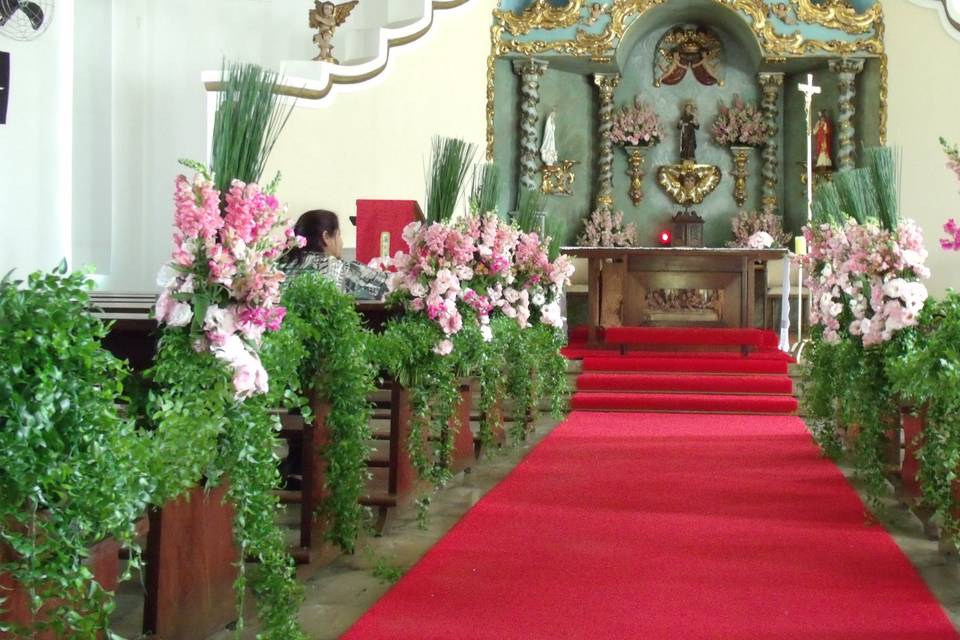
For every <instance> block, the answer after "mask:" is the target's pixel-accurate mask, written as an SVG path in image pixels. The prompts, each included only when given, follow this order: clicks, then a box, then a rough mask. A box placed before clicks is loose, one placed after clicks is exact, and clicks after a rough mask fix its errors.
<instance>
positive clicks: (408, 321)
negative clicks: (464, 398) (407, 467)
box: [371, 314, 469, 487]
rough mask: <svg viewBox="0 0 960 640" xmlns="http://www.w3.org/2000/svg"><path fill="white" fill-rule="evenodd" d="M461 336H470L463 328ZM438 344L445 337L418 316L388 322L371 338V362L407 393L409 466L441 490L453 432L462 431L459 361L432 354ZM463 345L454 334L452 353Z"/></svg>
mask: <svg viewBox="0 0 960 640" xmlns="http://www.w3.org/2000/svg"><path fill="white" fill-rule="evenodd" d="M464 324H465V325H466V324H467V322H466V321H465V322H464ZM463 331H464V332H468V331H469V328H468V327H466V326H465V327H464V330H463ZM442 339H443V332H442V331H441V330H440V328H439V327H438V326H437V324H436V323H434V322H431V321H430V320H428V319H427V318H426V316H424V315H422V314H406V315H404V316H401V317H400V318H392V319H391V320H389V321H388V322H387V325H386V327H385V328H384V331H383V333H381V334H378V335H376V336H373V337H372V339H371V355H372V357H373V361H374V362H376V363H378V364H379V365H380V366H381V367H382V369H383V371H385V372H386V373H387V375H389V376H391V377H392V378H394V379H396V380H397V381H398V382H399V383H400V384H401V385H403V386H404V387H405V388H406V389H407V390H408V393H409V398H410V433H409V435H408V452H409V454H410V461H411V463H412V464H413V467H414V469H415V470H416V471H417V474H418V475H419V476H420V477H421V478H424V479H427V480H429V481H431V482H432V483H433V484H434V486H437V487H441V486H444V485H445V484H446V483H447V481H449V479H450V477H451V473H450V461H451V459H452V456H453V443H454V439H455V437H456V432H457V429H459V428H462V425H459V424H458V422H457V405H458V404H459V402H460V388H459V384H458V378H459V375H458V373H459V372H458V366H457V365H458V364H461V363H462V359H461V358H459V357H449V356H442V355H439V354H437V353H435V352H434V350H433V349H434V347H435V346H436V345H437V343H439V342H440V341H441V340H442ZM464 343H465V339H464V338H463V337H460V336H459V334H458V337H457V338H456V339H455V340H454V345H455V346H454V350H455V351H456V349H457V345H460V346H463V345H464ZM451 423H453V425H452V427H453V428H451Z"/></svg>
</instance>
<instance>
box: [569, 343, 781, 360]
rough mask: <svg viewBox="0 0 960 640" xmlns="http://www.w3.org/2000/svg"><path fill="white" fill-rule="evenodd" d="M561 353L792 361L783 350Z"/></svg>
mask: <svg viewBox="0 0 960 640" xmlns="http://www.w3.org/2000/svg"><path fill="white" fill-rule="evenodd" d="M561 353H562V354H563V356H564V357H565V358H567V359H568V360H582V359H583V358H589V357H592V356H598V357H611V356H620V355H623V356H624V357H629V358H710V359H725V358H753V359H754V360H779V361H782V362H794V359H793V357H792V356H791V355H790V354H789V353H784V352H783V351H751V352H750V353H748V354H747V355H746V356H744V355H743V354H742V353H740V352H739V351H627V352H626V353H624V354H621V353H620V351H619V349H617V348H616V347H613V346H603V345H601V346H599V347H595V348H586V347H577V346H567V347H563V349H561Z"/></svg>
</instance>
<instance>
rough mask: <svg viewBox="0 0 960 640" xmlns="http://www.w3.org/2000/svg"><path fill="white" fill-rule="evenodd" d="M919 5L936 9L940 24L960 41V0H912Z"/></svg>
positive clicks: (952, 36) (911, 0)
mask: <svg viewBox="0 0 960 640" xmlns="http://www.w3.org/2000/svg"><path fill="white" fill-rule="evenodd" d="M910 2H912V3H913V4H915V5H917V6H918V7H923V8H925V9H935V10H936V11H937V14H938V15H939V16H940V24H942V25H943V28H944V30H946V32H947V34H949V35H950V37H951V38H953V39H954V40H957V41H958V42H960V0H910Z"/></svg>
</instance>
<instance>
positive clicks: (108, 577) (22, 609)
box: [0, 539, 120, 640]
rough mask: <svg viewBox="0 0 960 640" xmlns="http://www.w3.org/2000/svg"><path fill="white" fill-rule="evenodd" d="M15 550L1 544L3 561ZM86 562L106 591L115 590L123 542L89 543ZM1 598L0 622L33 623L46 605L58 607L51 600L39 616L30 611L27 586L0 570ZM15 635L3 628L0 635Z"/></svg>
mask: <svg viewBox="0 0 960 640" xmlns="http://www.w3.org/2000/svg"><path fill="white" fill-rule="evenodd" d="M13 557H14V554H13V551H12V550H11V549H10V548H9V547H7V546H5V545H0V563H4V562H9V561H10V560H11V559H13ZM86 564H87V565H88V566H89V567H90V569H91V570H92V571H93V578H94V580H96V581H97V583H98V584H99V585H100V586H101V587H103V588H104V589H105V590H106V591H116V589H117V582H118V580H119V576H120V545H119V544H118V543H117V542H116V541H115V540H113V539H108V540H104V541H103V542H100V543H98V544H95V545H93V546H92V547H90V556H89V557H88V558H87V560H86ZM0 598H3V599H4V602H3V612H2V613H0V625H5V624H18V625H23V626H27V625H30V624H32V623H33V622H34V621H35V620H36V619H37V617H40V618H41V619H42V618H43V616H44V609H48V608H52V607H56V606H57V603H56V602H50V603H48V604H47V605H45V606H44V609H41V610H40V614H39V616H34V615H33V614H32V613H31V611H30V600H29V595H28V593H27V590H26V589H24V588H23V587H22V586H21V585H20V584H18V583H17V581H16V580H14V579H13V578H12V576H10V575H8V574H4V573H0ZM12 637H13V636H11V635H9V634H7V633H2V632H0V638H3V639H4V640H5V639H6V638H12ZM31 637H32V638H35V640H55V639H56V638H58V637H59V636H58V635H57V634H55V633H53V632H52V631H45V632H43V633H39V634H36V635H34V636H31Z"/></svg>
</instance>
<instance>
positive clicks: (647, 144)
mask: <svg viewBox="0 0 960 640" xmlns="http://www.w3.org/2000/svg"><path fill="white" fill-rule="evenodd" d="M883 33H884V24H883V12H882V8H881V6H880V5H879V3H876V2H874V1H873V0H788V1H786V2H779V0H600V1H598V2H586V1H581V0H501V2H500V3H499V8H498V9H497V10H495V11H494V16H493V25H492V30H491V51H490V57H489V59H488V65H487V110H486V115H487V157H488V159H489V160H491V161H493V162H495V163H496V164H497V165H498V166H499V167H500V168H501V169H502V171H503V183H504V188H503V190H502V192H501V202H500V208H501V209H502V210H505V211H510V210H512V208H513V203H514V202H516V201H517V198H518V194H519V193H520V191H521V190H538V191H540V192H541V193H542V194H543V197H544V199H545V206H544V209H545V210H546V211H548V212H549V217H550V218H551V219H554V220H555V221H556V222H558V223H561V224H563V225H564V226H565V232H564V233H563V234H562V235H563V237H562V241H563V244H568V245H572V244H577V243H578V242H579V241H578V240H577V238H578V237H579V236H580V232H581V229H582V222H581V221H582V220H583V219H585V218H587V217H588V216H589V215H590V213H591V212H592V211H595V210H597V209H600V208H609V209H610V210H613V211H622V212H623V213H624V222H625V223H632V224H634V225H635V226H636V228H637V231H638V241H637V243H638V244H654V243H655V242H656V235H657V233H658V231H659V230H661V229H663V228H665V227H667V226H669V224H670V220H671V218H672V217H673V216H674V215H676V214H677V213H678V210H679V209H680V208H681V207H685V208H687V210H689V209H690V208H691V207H693V208H695V209H696V214H697V215H698V216H699V217H700V218H702V219H703V220H704V227H703V244H704V245H706V246H723V245H725V244H726V243H727V242H728V241H729V240H731V235H732V234H731V229H730V221H731V219H732V218H733V217H734V216H735V215H736V214H737V212H738V211H757V210H761V209H763V210H769V211H772V212H774V213H776V214H777V215H778V216H779V217H780V219H781V220H782V223H783V225H782V226H783V228H784V229H785V230H786V231H788V232H791V233H793V234H796V233H798V232H799V231H800V228H801V226H802V225H803V224H804V222H805V221H806V219H807V197H806V193H807V188H806V184H805V182H806V181H807V178H806V164H807V153H808V151H807V126H808V125H807V122H806V118H805V109H804V95H803V94H802V93H801V92H800V91H799V90H798V84H800V83H803V82H804V81H807V78H808V74H811V75H812V76H813V77H812V80H813V82H814V83H815V84H816V85H817V86H818V87H821V88H822V91H821V92H820V93H818V94H817V95H816V96H815V97H814V99H813V104H812V105H811V108H812V112H811V113H812V122H811V125H813V128H812V129H811V132H812V133H813V134H814V136H813V137H814V152H815V153H814V155H813V158H814V160H813V162H812V164H813V173H815V176H814V180H815V181H816V182H819V181H823V180H831V179H832V178H833V176H834V175H835V174H836V173H839V172H843V171H846V170H848V169H852V168H855V167H856V166H858V164H859V163H860V158H859V157H858V155H859V154H858V151H857V150H858V149H860V148H862V147H870V146H875V145H877V144H882V143H883V142H884V139H885V137H886V110H887V104H886V101H887V100H886V84H887V64H886V53H885V51H884V42H883ZM635 102H642V104H643V105H644V106H645V107H646V108H649V111H650V112H652V113H653V114H655V117H656V118H658V119H659V121H660V122H661V123H662V129H663V131H662V135H660V136H658V137H657V138H656V139H654V140H645V141H643V142H631V143H629V144H627V143H624V142H623V141H622V139H617V131H615V130H614V128H615V125H616V123H617V117H618V115H619V114H620V113H621V111H622V110H623V109H624V108H625V107H627V108H629V107H631V105H634V104H635ZM737 103H741V104H742V103H745V104H747V105H748V106H749V108H750V109H753V110H755V111H754V113H756V112H759V118H762V121H763V127H762V132H761V133H760V134H758V136H754V137H753V138H752V139H751V140H749V141H746V142H744V141H741V140H739V139H736V140H731V139H730V138H729V137H728V138H724V136H723V135H722V133H721V134H720V135H718V133H717V131H718V129H717V127H718V125H717V123H718V122H719V121H720V120H721V118H720V116H722V115H723V114H724V113H726V112H725V109H727V108H728V107H730V106H731V105H734V104H737ZM631 145H633V146H631ZM678 205H679V206H678ZM635 244H636V243H635Z"/></svg>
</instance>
